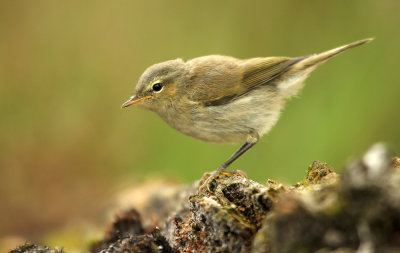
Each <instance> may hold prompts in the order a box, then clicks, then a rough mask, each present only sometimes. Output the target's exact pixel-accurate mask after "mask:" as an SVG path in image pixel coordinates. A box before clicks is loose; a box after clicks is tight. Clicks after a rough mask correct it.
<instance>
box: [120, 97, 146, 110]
mask: <svg viewBox="0 0 400 253" xmlns="http://www.w3.org/2000/svg"><path fill="white" fill-rule="evenodd" d="M149 98H151V96H145V97H137V96H132V97H131V98H130V99H129V100H128V101H126V102H125V103H123V104H122V106H121V107H122V108H125V107H128V106H130V105H134V104H137V103H140V102H142V101H144V100H147V99H149Z"/></svg>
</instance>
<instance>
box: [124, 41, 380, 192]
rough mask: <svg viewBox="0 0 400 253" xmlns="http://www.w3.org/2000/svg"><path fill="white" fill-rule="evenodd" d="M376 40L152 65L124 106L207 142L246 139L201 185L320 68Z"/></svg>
mask: <svg viewBox="0 0 400 253" xmlns="http://www.w3.org/2000/svg"><path fill="white" fill-rule="evenodd" d="M371 40H372V39H364V40H360V41H357V42H353V43H351V44H348V45H344V46H341V47H338V48H335V49H332V50H329V51H326V52H323V53H320V54H313V55H308V56H302V57H295V58H291V57H265V58H252V59H247V60H239V59H236V58H233V57H229V56H221V55H210V56H204V57H199V58H195V59H192V60H189V61H187V62H184V61H183V60H182V59H176V60H171V61H166V62H162V63H158V64H155V65H153V66H151V67H149V68H148V69H147V70H146V71H145V72H144V73H143V75H142V76H141V77H140V79H139V82H138V84H137V86H136V89H135V93H134V95H133V96H132V97H131V98H130V99H129V100H128V101H126V102H125V103H124V104H123V105H122V107H127V106H130V105H133V104H138V105H140V106H142V107H144V108H147V109H149V110H151V111H154V112H155V113H157V114H158V115H159V116H160V117H161V118H162V119H163V120H165V121H166V122H167V123H168V124H169V125H170V126H171V127H173V128H175V129H176V130H178V131H180V132H182V133H184V134H186V135H189V136H191V137H194V138H196V139H200V140H203V141H207V142H214V143H222V144H225V143H238V142H244V144H243V146H241V147H240V148H239V150H237V151H236V152H235V153H234V154H233V155H232V157H230V158H229V159H228V160H227V161H226V162H225V163H224V164H222V165H221V166H220V167H219V168H218V170H217V171H216V172H214V174H212V175H211V176H210V177H208V179H207V180H206V182H205V183H203V184H202V186H201V187H200V188H201V189H202V188H204V186H207V185H208V183H209V182H210V180H212V179H213V178H215V177H216V176H218V175H219V174H221V173H222V172H223V171H224V170H225V169H226V168H227V167H228V166H229V165H230V164H231V163H232V162H233V161H235V160H236V159H237V158H238V157H239V156H241V155H242V154H244V153H245V152H246V151H247V150H248V149H250V148H251V147H252V146H254V144H256V143H257V141H258V140H259V138H260V137H261V136H262V135H264V134H265V133H267V132H268V131H269V130H270V129H271V128H272V126H273V125H275V123H276V121H277V120H278V118H279V114H280V112H281V109H282V107H283V105H284V103H285V101H286V100H287V99H288V98H290V97H291V96H293V95H294V94H296V93H297V92H298V91H299V90H300V89H301V88H302V87H303V85H304V80H305V79H306V78H307V76H308V75H309V74H310V73H311V72H312V71H313V70H314V69H316V68H317V67H318V66H320V65H322V64H323V63H325V62H326V61H327V60H329V59H331V58H332V57H334V56H335V55H337V54H339V53H341V52H343V51H345V50H347V49H349V48H352V47H356V46H359V45H361V44H364V43H366V42H369V41H371ZM207 187H208V186H207Z"/></svg>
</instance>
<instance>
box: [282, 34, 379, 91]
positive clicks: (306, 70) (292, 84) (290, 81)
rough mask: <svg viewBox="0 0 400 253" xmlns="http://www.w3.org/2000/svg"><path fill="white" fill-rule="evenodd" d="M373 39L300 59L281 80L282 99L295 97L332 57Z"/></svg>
mask: <svg viewBox="0 0 400 253" xmlns="http://www.w3.org/2000/svg"><path fill="white" fill-rule="evenodd" d="M371 40H373V39H372V38H369V39H364V40H359V41H356V42H353V43H350V44H347V45H344V46H341V47H337V48H334V49H331V50H328V51H325V52H323V53H320V54H313V55H309V56H304V57H299V58H298V61H297V62H296V63H294V64H293V65H292V66H290V68H289V69H288V70H287V71H286V72H285V73H284V74H282V75H281V76H280V77H279V78H280V80H281V82H280V83H279V85H278V88H279V90H280V91H281V94H282V97H285V98H289V97H291V96H293V95H295V94H296V93H297V92H298V91H299V90H300V89H301V88H302V87H303V86H304V80H305V79H306V78H307V76H308V75H309V74H310V73H311V72H312V71H313V70H314V69H316V68H317V67H318V66H320V65H322V64H323V63H325V62H326V61H328V60H329V59H331V58H332V57H334V56H336V55H338V54H340V53H341V52H344V51H346V50H347V49H349V48H353V47H356V46H359V45H362V44H364V43H367V42H370V41H371Z"/></svg>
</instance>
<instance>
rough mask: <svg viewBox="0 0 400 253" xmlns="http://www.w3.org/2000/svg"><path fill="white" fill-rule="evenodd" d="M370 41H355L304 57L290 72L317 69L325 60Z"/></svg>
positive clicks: (369, 39)
mask: <svg viewBox="0 0 400 253" xmlns="http://www.w3.org/2000/svg"><path fill="white" fill-rule="evenodd" d="M371 40H373V38H368V39H363V40H359V41H355V42H353V43H350V44H347V45H343V46H341V47H337V48H334V49H331V50H328V51H325V52H323V53H320V54H313V55H309V56H308V57H305V58H304V60H301V61H299V62H298V63H296V64H295V65H294V66H293V68H292V71H301V70H305V69H308V68H311V69H314V68H315V67H318V66H319V65H321V64H323V63H325V62H326V61H327V60H329V59H331V58H332V57H334V56H336V55H338V54H340V53H342V52H344V51H346V50H347V49H350V48H353V47H357V46H359V45H362V44H365V43H367V42H370V41H371Z"/></svg>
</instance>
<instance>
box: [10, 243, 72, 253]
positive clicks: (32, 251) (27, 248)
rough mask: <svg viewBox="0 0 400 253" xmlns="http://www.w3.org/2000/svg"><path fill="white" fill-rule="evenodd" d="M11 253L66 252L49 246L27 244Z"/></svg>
mask: <svg viewBox="0 0 400 253" xmlns="http://www.w3.org/2000/svg"><path fill="white" fill-rule="evenodd" d="M10 253H64V250H63V249H62V248H61V249H58V248H50V247H48V246H43V245H38V244H33V243H25V244H24V245H21V246H19V247H18V248H16V249H14V250H11V251H10Z"/></svg>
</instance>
